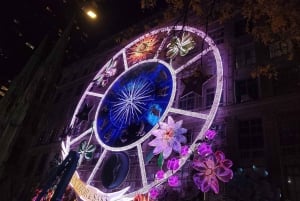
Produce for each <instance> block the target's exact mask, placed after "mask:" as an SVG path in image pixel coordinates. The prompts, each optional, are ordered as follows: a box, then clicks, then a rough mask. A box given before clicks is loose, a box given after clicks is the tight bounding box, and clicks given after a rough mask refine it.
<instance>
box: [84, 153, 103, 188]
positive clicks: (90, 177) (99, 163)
mask: <svg viewBox="0 0 300 201" xmlns="http://www.w3.org/2000/svg"><path fill="white" fill-rule="evenodd" d="M106 152H107V151H106V149H104V151H103V152H102V153H101V156H100V157H99V159H98V161H97V163H96V165H95V167H94V169H93V171H92V173H91V175H90V176H89V178H88V180H87V181H86V183H87V184H90V183H91V181H92V180H93V178H94V176H95V174H96V172H97V171H98V169H99V167H100V165H101V163H102V161H103V158H104V157H105V155H106Z"/></svg>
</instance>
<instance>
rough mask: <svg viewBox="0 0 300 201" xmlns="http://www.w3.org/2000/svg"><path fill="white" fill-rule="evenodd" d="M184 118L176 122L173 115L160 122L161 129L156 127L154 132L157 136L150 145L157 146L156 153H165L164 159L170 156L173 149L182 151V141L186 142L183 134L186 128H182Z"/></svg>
mask: <svg viewBox="0 0 300 201" xmlns="http://www.w3.org/2000/svg"><path fill="white" fill-rule="evenodd" d="M181 125H182V120H181V121H177V122H175V121H174V120H173V118H172V117H171V116H169V117H168V121H167V123H166V122H159V127H160V128H159V129H156V130H154V131H153V132H152V134H153V135H154V136H155V137H156V138H155V139H154V140H152V141H151V142H150V143H149V145H150V146H153V147H155V148H154V150H153V153H154V154H160V153H163V157H164V159H166V158H168V157H169V156H170V155H171V153H172V150H174V151H176V152H178V153H180V151H181V143H186V137H185V136H184V135H183V134H184V133H186V131H187V130H186V129H185V128H181Z"/></svg>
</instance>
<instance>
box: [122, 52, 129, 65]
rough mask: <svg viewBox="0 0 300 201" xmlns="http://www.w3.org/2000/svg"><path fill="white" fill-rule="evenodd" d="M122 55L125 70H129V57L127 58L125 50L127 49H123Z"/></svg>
mask: <svg viewBox="0 0 300 201" xmlns="http://www.w3.org/2000/svg"><path fill="white" fill-rule="evenodd" d="M122 55H123V63H124V67H125V70H127V69H128V63H127V58H126V52H125V50H123V53H122Z"/></svg>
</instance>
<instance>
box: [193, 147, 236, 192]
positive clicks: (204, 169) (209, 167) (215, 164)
mask: <svg viewBox="0 0 300 201" xmlns="http://www.w3.org/2000/svg"><path fill="white" fill-rule="evenodd" d="M231 166H232V162H231V160H228V159H225V155H224V153H223V152H221V151H217V152H215V153H213V154H211V155H209V156H205V157H201V156H200V157H199V158H197V159H195V160H194V161H193V168H194V169H195V170H197V171H198V173H196V174H195V175H194V177H193V180H194V182H195V184H196V186H197V187H198V188H199V189H200V190H201V191H203V192H207V191H209V190H210V189H212V190H213V191H214V192H215V193H219V182H218V180H220V181H222V182H228V181H229V180H230V179H232V177H233V172H232V170H231V169H230V167H231Z"/></svg>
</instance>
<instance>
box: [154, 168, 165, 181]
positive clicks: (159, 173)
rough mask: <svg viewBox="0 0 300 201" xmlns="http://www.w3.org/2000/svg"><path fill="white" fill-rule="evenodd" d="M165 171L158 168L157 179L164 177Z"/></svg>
mask: <svg viewBox="0 0 300 201" xmlns="http://www.w3.org/2000/svg"><path fill="white" fill-rule="evenodd" d="M164 175H165V172H164V171H163V170H158V171H157V172H156V174H155V177H156V179H163V178H164Z"/></svg>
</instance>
